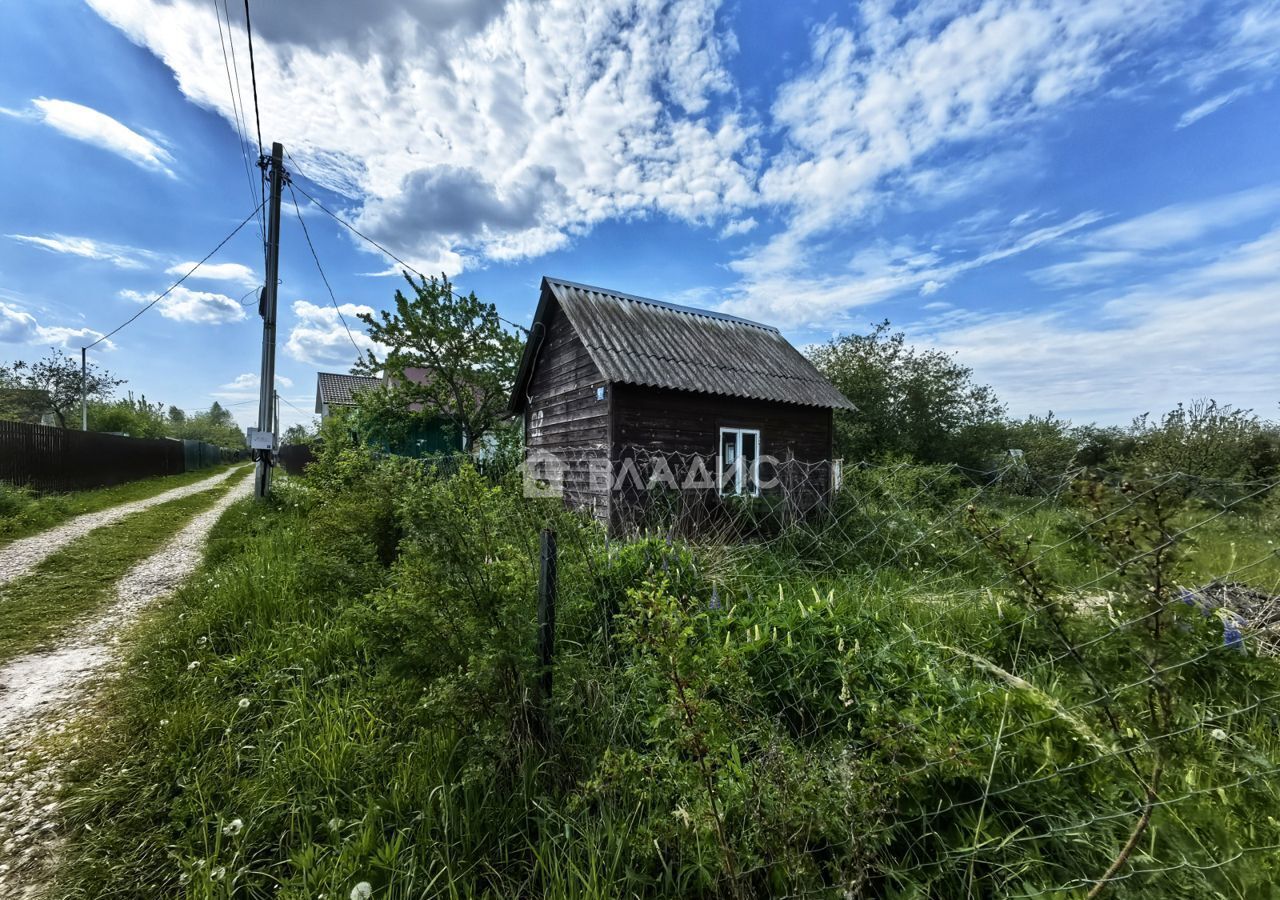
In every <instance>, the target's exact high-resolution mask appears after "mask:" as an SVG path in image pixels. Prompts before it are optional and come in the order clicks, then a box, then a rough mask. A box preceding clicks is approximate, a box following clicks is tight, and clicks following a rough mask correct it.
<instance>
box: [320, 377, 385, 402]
mask: <svg viewBox="0 0 1280 900" xmlns="http://www.w3.org/2000/svg"><path fill="white" fill-rule="evenodd" d="M381 384H382V381H381V379H378V378H372V377H369V376H367V375H341V374H339V373H337V372H317V373H316V412H320V405H321V404H322V403H327V404H328V405H330V406H354V405H355V402H356V401H355V399H354V398H353V395H354V394H355V393H356V392H357V391H367V390H369V389H370V388H376V387H378V386H379V385H381Z"/></svg>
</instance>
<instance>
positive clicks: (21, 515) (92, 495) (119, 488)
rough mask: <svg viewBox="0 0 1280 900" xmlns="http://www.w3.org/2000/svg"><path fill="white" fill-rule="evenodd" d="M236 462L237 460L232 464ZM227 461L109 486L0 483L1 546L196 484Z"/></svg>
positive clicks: (222, 467) (218, 471)
mask: <svg viewBox="0 0 1280 900" xmlns="http://www.w3.org/2000/svg"><path fill="white" fill-rule="evenodd" d="M232 465H238V464H232ZM230 467H231V466H230V465H218V466H210V467H209V468H207V469H198V470H196V471H194V472H184V473H182V474H181V475H163V476H160V477H158V478H144V479H141V480H139V481H130V482H127V483H126V484H116V485H112V486H111V487H104V488H94V489H92V490H87V491H73V492H70V493H39V492H37V491H31V490H27V489H24V488H15V487H12V486H10V485H0V547H3V546H4V545H5V544H9V543H12V542H13V541H16V540H18V539H19V538H24V537H28V536H29V535H33V534H36V533H38V532H41V531H44V530H45V529H47V528H52V527H53V526H55V525H61V524H62V523H63V522H66V521H67V520H69V519H74V518H75V517H76V516H80V515H84V514H85V513H91V512H98V511H99V510H103V509H107V508H108V507H111V506H119V505H121V504H123V503H132V502H134V501H135V500H145V499H147V498H148V497H154V496H155V495H156V494H162V493H164V492H165V491H168V490H172V489H173V488H178V487H184V486H186V485H188V484H195V483H196V482H197V481H203V480H204V479H206V478H210V477H212V476H214V475H217V474H218V473H220V472H225V471H226V470H227V469H228V468H230Z"/></svg>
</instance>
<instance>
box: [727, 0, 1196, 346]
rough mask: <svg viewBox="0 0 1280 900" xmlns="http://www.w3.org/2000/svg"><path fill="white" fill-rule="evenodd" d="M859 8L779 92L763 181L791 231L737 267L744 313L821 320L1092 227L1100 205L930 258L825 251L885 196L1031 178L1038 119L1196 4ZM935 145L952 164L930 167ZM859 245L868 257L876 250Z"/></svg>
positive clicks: (873, 0) (1140, 0) (973, 1)
mask: <svg viewBox="0 0 1280 900" xmlns="http://www.w3.org/2000/svg"><path fill="white" fill-rule="evenodd" d="M858 10H859V18H860V20H861V21H860V22H859V27H857V28H854V27H845V26H843V25H839V24H835V23H834V22H828V23H826V24H824V25H820V26H819V27H817V28H816V29H815V30H814V32H813V50H812V54H811V58H810V60H809V63H808V65H807V66H806V67H804V68H803V69H802V70H801V71H800V72H798V73H797V74H796V76H795V77H793V78H792V79H791V80H790V81H789V82H787V83H785V84H783V85H782V86H781V87H780V88H779V90H778V95H777V99H776V101H775V102H774V104H773V109H772V113H773V119H774V122H775V124H776V125H777V126H778V128H779V129H780V130H781V132H782V135H783V137H784V146H783V149H782V150H781V151H780V152H779V153H777V154H776V155H775V156H774V157H773V158H772V159H771V160H770V161H769V163H768V165H767V166H766V167H765V169H764V171H763V173H762V175H761V177H760V180H759V190H760V193H761V197H762V200H763V201H764V202H767V203H769V204H771V205H772V206H774V207H775V208H777V209H778V210H780V211H781V213H782V215H783V217H784V220H785V227H783V228H782V229H781V230H779V231H777V232H776V233H775V234H774V235H773V236H772V237H770V239H769V240H768V241H767V242H765V243H764V244H763V245H761V246H758V247H753V248H751V249H750V250H749V251H748V253H747V254H745V255H744V256H743V257H742V258H741V259H739V260H737V261H735V262H734V263H733V264H732V265H731V268H732V269H734V270H735V271H737V272H738V273H739V275H740V276H741V281H740V283H739V284H738V285H737V286H736V288H734V289H733V291H732V293H733V294H734V295H735V296H734V299H733V300H732V301H731V302H730V304H729V306H730V308H736V309H737V310H739V311H741V312H743V313H744V314H747V315H755V316H758V317H762V318H765V319H767V320H768V321H773V322H780V323H784V324H785V323H788V322H790V323H796V322H800V321H805V317H806V316H814V315H822V316H824V317H825V318H826V319H827V321H828V323H829V321H830V317H831V316H832V315H835V314H838V313H840V312H841V311H846V310H849V309H851V308H854V307H857V306H859V305H865V304H867V303H873V302H876V301H878V300H882V299H884V298H886V297H889V296H892V295H894V294H897V293H900V292H904V291H908V290H916V291H918V290H921V289H922V288H924V287H925V285H929V287H928V288H927V290H926V293H928V292H932V291H935V290H938V289H940V288H941V287H942V286H943V285H945V284H947V283H948V282H949V281H950V280H951V279H952V278H955V277H957V276H958V275H960V274H962V273H964V272H966V271H969V270H971V269H973V268H976V267H978V266H983V265H988V264H991V263H994V262H998V261H999V260H1001V259H1005V258H1007V257H1009V256H1012V255H1015V254H1019V253H1023V252H1026V251H1027V250H1030V249H1033V248H1035V247H1038V246H1041V245H1043V244H1045V243H1049V242H1053V241H1057V240H1060V239H1062V238H1063V237H1065V236H1066V235H1067V234H1070V233H1072V232H1075V231H1077V230H1079V229H1081V228H1084V227H1086V226H1087V225H1089V224H1092V222H1093V221H1095V220H1096V217H1097V214H1095V213H1084V214H1081V215H1079V216H1076V217H1074V218H1071V219H1068V220H1067V221H1064V222H1060V223H1059V224H1058V225H1055V226H1048V227H1046V228H1042V229H1038V230H1037V231H1035V232H1030V233H1027V234H1025V235H1024V236H1023V237H1022V238H1016V237H1015V238H1012V239H1009V240H1007V241H1006V242H1005V243H1004V244H1003V245H998V246H997V247H996V248H995V249H994V250H990V251H982V250H978V251H976V252H975V253H974V254H973V255H971V256H970V257H969V258H968V259H960V260H951V259H949V260H939V261H936V262H932V263H928V264H921V263H912V262H909V261H904V260H901V259H896V258H894V257H893V254H892V253H890V254H889V256H888V257H885V258H881V259H874V258H872V259H870V260H868V259H863V260H861V261H859V260H855V263H854V265H853V266H851V267H850V268H849V269H848V270H846V271H839V270H836V271H835V272H833V271H832V270H831V269H830V267H829V266H820V263H825V262H826V261H827V258H822V259H819V258H818V257H819V255H820V252H821V251H823V250H824V249H828V248H827V247H826V245H827V244H828V243H829V242H831V241H833V238H834V236H835V235H836V234H838V233H840V232H841V230H842V229H847V228H848V227H849V226H850V224H851V223H854V222H859V221H866V220H868V219H870V218H872V217H873V216H875V215H876V214H877V213H878V212H879V211H880V210H882V209H883V208H885V207H886V206H888V205H889V204H892V203H901V202H903V200H904V199H907V200H909V201H910V202H911V203H913V204H915V205H916V206H919V205H920V204H922V203H923V204H925V205H928V204H929V203H937V202H940V201H954V200H955V199H957V198H959V197H961V196H965V195H969V194H971V193H972V192H973V191H975V190H977V189H978V188H981V187H986V186H989V185H991V184H992V183H993V182H994V181H996V180H998V179H1001V178H1007V177H1010V173H1019V172H1025V171H1026V169H1027V166H1028V160H1030V159H1033V158H1035V156H1036V154H1037V152H1038V151H1036V150H1035V148H1034V146H1031V145H1029V144H1028V141H1029V139H1030V138H1029V135H1030V134H1031V133H1032V128H1031V126H1033V125H1034V124H1036V123H1037V122H1039V121H1042V120H1044V119H1046V118H1047V117H1048V116H1049V115H1051V114H1054V113H1057V112H1060V111H1061V110H1062V109H1063V108H1065V107H1067V106H1068V105H1070V104H1073V103H1077V102H1080V101H1081V100H1082V99H1084V98H1087V97H1089V96H1090V95H1091V94H1093V93H1096V92H1097V91H1098V90H1099V89H1100V88H1101V87H1102V86H1104V84H1105V81H1106V77H1107V75H1108V73H1109V71H1110V69H1111V67H1112V66H1113V65H1115V64H1116V63H1117V61H1118V60H1121V59H1125V58H1128V57H1131V55H1132V53H1133V52H1134V51H1133V47H1134V45H1135V44H1138V43H1139V41H1138V38H1140V37H1145V36H1148V35H1149V34H1150V33H1153V32H1155V31H1158V30H1160V29H1171V28H1174V27H1176V26H1177V25H1178V24H1179V22H1180V21H1181V20H1182V18H1184V17H1185V15H1187V14H1188V13H1189V12H1190V10H1189V9H1187V8H1185V6H1184V5H1180V4H1179V3H1177V2H1176V0H1117V2H1109V3H1105V4H1102V3H1081V2H1077V0H959V2H950V3H934V4H922V5H915V6H905V5H902V4H895V3H891V2H889V0H870V2H866V3H862V4H859V6H858ZM944 153H949V154H951V155H952V156H953V157H955V155H956V154H959V157H958V161H957V160H955V159H953V160H951V161H944V162H939V160H940V159H941V158H942V156H943V154H944ZM1021 224H1023V223H1019V226H1020V225H1021ZM868 250H869V251H870V253H871V255H872V257H874V255H875V253H876V252H877V248H875V247H872V248H868ZM912 252H913V253H917V255H918V251H912ZM827 257H829V253H828V254H827ZM868 262H869V263H870V264H869V265H867V264H866V263H868ZM808 321H810V322H812V321H813V320H812V319H810V320H808Z"/></svg>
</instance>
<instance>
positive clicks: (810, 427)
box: [510, 278, 853, 526]
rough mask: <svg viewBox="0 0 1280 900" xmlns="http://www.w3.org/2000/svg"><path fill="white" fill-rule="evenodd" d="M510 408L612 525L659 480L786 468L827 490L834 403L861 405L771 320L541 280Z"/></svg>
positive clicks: (571, 500) (560, 484)
mask: <svg viewBox="0 0 1280 900" xmlns="http://www.w3.org/2000/svg"><path fill="white" fill-rule="evenodd" d="M510 408H511V412H512V414H513V415H518V416H521V417H522V418H523V422H524V438H525V453H526V460H527V462H528V463H529V467H530V468H533V467H534V465H538V466H544V467H547V468H549V469H554V470H556V471H555V472H554V476H555V480H556V481H557V484H556V488H557V490H558V491H559V492H561V493H562V494H563V496H564V498H565V500H566V502H567V503H568V504H570V505H571V506H575V507H578V508H583V509H586V510H588V511H590V512H591V513H592V514H593V515H595V516H596V517H597V518H599V519H601V520H602V521H605V522H608V523H610V525H611V526H614V525H617V524H619V523H620V522H625V521H626V520H627V519H628V518H629V515H628V514H629V512H630V511H631V510H633V509H634V508H635V507H637V506H643V505H644V503H645V496H644V493H645V492H646V491H648V490H651V489H652V486H653V482H655V481H658V480H660V481H663V483H664V486H665V487H667V488H674V489H676V490H689V489H694V490H700V491H701V493H702V494H703V495H704V496H705V495H707V494H710V495H711V496H713V497H715V498H723V497H725V496H728V495H736V496H747V497H754V496H760V495H761V494H765V495H767V494H768V493H770V492H771V491H775V492H776V491H780V490H783V489H784V488H785V485H784V484H782V481H783V478H784V477H785V475H786V472H784V471H783V470H784V469H789V470H790V472H791V473H792V474H793V475H794V474H795V473H797V472H799V473H802V474H803V478H804V480H805V482H806V485H807V486H808V488H809V489H811V490H812V491H814V492H816V493H818V494H825V493H826V492H827V488H829V487H830V486H832V483H833V479H835V478H838V477H839V473H838V469H836V468H834V467H835V466H836V465H837V464H836V463H834V462H833V460H832V457H833V455H834V454H833V447H832V440H833V414H834V413H833V411H834V410H837V409H842V410H852V409H853V405H852V404H851V403H850V402H849V401H848V399H846V398H845V397H844V395H843V394H841V393H840V392H839V391H838V390H836V389H835V388H834V387H833V386H832V385H831V384H830V383H829V382H828V381H827V380H826V379H825V378H823V377H822V375H821V374H820V373H819V372H818V371H817V369H815V368H814V367H813V364H812V363H810V362H809V360H808V359H806V358H805V357H804V356H803V355H802V354H801V353H800V352H799V351H798V350H796V348H795V347H793V346H792V345H791V344H790V343H789V342H788V341H787V339H786V338H784V337H783V336H782V334H781V332H779V331H778V329H777V328H774V327H772V326H769V325H763V324H760V323H759V322H752V321H749V320H747V319H742V318H738V317H737V316H731V315H727V314H725V313H720V312H713V311H711V310H705V309H694V308H691V307H687V306H678V305H676V304H673V303H665V302H662V301H659V300H650V299H647V298H645V297H636V296H632V295H630V294H624V293H621V292H619V291H613V290H607V289H605V288H599V287H591V286H590V285H585V284H576V283H574V282H571V281H564V280H561V279H555V278H544V279H543V280H542V287H541V296H540V298H539V301H538V307H537V311H536V312H535V314H534V318H533V324H532V326H531V328H530V331H529V338H528V342H527V343H526V345H525V349H524V355H523V358H522V359H521V363H520V368H519V370H518V374H517V377H516V382H515V386H514V390H513V392H512V397H511V406H510ZM658 469H660V470H661V471H660V472H659V471H656V470H658ZM657 475H661V476H662V478H660V479H659V478H657V477H656V476H657Z"/></svg>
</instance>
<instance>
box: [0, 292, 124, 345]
mask: <svg viewBox="0 0 1280 900" xmlns="http://www.w3.org/2000/svg"><path fill="white" fill-rule="evenodd" d="M100 337H102V332H100V331H94V330H93V329H92V328H83V327H82V328H71V327H69V326H66V325H41V324H40V323H39V322H38V321H37V320H36V317H35V316H33V315H32V314H31V313H29V312H26V311H25V310H23V309H20V308H19V307H17V306H14V305H13V304H10V303H5V302H3V301H0V343H5V344H41V345H44V346H46V347H49V346H54V347H63V348H71V347H82V346H84V345H85V344H88V343H91V342H93V341H96V340H98V338H100ZM98 346H99V347H101V348H102V349H103V350H112V349H114V348H115V345H114V344H113V343H112V342H111V341H103V342H102V343H101V344H99V345H98Z"/></svg>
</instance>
